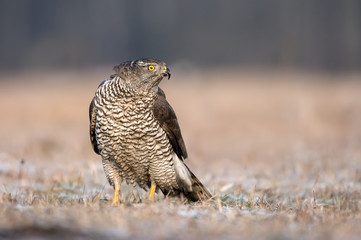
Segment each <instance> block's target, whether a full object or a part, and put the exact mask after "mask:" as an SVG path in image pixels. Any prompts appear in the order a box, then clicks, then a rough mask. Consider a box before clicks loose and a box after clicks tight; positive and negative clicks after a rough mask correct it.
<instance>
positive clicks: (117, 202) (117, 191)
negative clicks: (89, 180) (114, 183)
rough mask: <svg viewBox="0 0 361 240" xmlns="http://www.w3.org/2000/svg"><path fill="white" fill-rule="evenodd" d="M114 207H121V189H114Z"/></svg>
mask: <svg viewBox="0 0 361 240" xmlns="http://www.w3.org/2000/svg"><path fill="white" fill-rule="evenodd" d="M112 206H120V202H119V188H117V187H115V189H114V197H113V202H112Z"/></svg>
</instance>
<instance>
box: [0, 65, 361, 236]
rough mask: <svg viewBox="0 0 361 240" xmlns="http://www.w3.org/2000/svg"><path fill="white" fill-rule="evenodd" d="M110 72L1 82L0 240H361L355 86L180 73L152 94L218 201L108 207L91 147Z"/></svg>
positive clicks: (305, 76)
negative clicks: (161, 96)
mask: <svg viewBox="0 0 361 240" xmlns="http://www.w3.org/2000/svg"><path fill="white" fill-rule="evenodd" d="M108 69H111V67H109V68H99V69H88V70H79V71H66V72H64V71H60V70H59V71H58V70H56V71H53V72H51V71H48V72H35V71H34V72H31V71H28V72H21V73H17V74H15V73H12V74H9V73H5V74H2V75H1V76H0V77H1V80H0V93H1V94H0V112H1V127H0V182H1V186H0V212H1V216H2V217H1V218H0V239H7V238H11V239H49V238H51V239H71V238H77V239H169V238H171V239H359V238H360V236H361V227H360V226H361V148H360V144H361V125H360V123H361V97H360V96H361V81H359V79H361V76H360V75H359V74H338V75H331V74H320V73H312V74H311V73H299V72H287V71H280V72H277V71H260V72H258V71H251V70H248V71H245V70H237V69H221V70H214V69H202V70H199V69H198V70H197V69H175V70H174V71H173V72H172V78H171V79H170V80H169V81H166V80H164V81H163V82H162V83H161V87H162V88H163V89H164V91H165V92H166V94H167V98H168V101H169V102H170V103H171V104H172V106H173V108H174V109H175V111H176V113H177V116H178V119H179V123H180V126H181V129H182V132H183V136H184V139H185V142H186V146H187V149H188V153H189V159H187V161H186V163H187V164H188V165H189V166H190V168H191V169H192V170H193V171H194V173H195V174H196V175H197V176H198V178H199V179H200V180H201V181H202V182H203V183H204V184H205V185H206V186H207V187H208V189H209V190H210V191H211V192H212V194H214V198H213V199H211V200H209V201H207V202H202V203H191V204H188V203H185V202H182V201H181V200H177V199H164V197H163V195H162V194H160V193H159V194H158V195H156V202H155V203H148V202H146V201H140V202H139V201H136V199H134V197H133V194H132V192H134V191H138V190H137V189H131V188H130V187H128V186H127V185H126V184H124V185H123V187H122V192H123V194H122V202H123V204H122V205H121V206H119V207H113V206H111V200H112V194H113V190H112V188H111V187H110V186H109V184H108V183H107V181H106V179H105V175H104V172H103V169H102V165H101V159H100V157H99V156H98V155H96V154H95V153H94V152H93V150H92V148H91V145H90V140H89V136H88V128H89V123H88V106H89V103H90V100H91V98H92V96H93V94H94V91H95V89H96V87H97V86H98V84H99V83H100V82H101V81H102V80H103V79H105V78H106V77H107V76H109V75H110V74H112V71H109V70H108ZM139 192H140V195H141V196H142V198H143V199H146V194H147V193H146V192H144V191H143V190H140V191H139Z"/></svg>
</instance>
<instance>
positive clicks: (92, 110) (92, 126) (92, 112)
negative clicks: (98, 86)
mask: <svg viewBox="0 0 361 240" xmlns="http://www.w3.org/2000/svg"><path fill="white" fill-rule="evenodd" d="M95 117H96V109H95V107H94V98H93V100H92V101H91V103H90V106H89V121H90V141H91V143H92V145H93V149H94V152H96V153H97V154H100V151H99V148H98V143H97V139H96V134H95Z"/></svg>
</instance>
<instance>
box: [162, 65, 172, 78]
mask: <svg viewBox="0 0 361 240" xmlns="http://www.w3.org/2000/svg"><path fill="white" fill-rule="evenodd" d="M170 75H171V74H170V70H169V68H166V69H165V70H164V72H163V73H162V77H168V80H169V78H170Z"/></svg>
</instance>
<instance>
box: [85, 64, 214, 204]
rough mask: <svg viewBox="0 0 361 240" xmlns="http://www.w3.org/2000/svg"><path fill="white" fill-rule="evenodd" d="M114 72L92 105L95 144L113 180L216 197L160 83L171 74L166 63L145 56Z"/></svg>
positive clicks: (190, 195) (190, 196) (191, 197)
mask: <svg viewBox="0 0 361 240" xmlns="http://www.w3.org/2000/svg"><path fill="white" fill-rule="evenodd" d="M114 70H115V72H116V74H114V75H112V76H111V77H110V78H109V79H108V80H105V81H104V82H102V83H101V84H100V86H99V87H98V89H97V90H96V92H95V96H94V98H93V100H92V102H91V104H90V108H89V118H90V138H91V142H92V144H93V148H94V151H95V152H96V153H97V154H100V155H101V156H102V161H103V167H104V171H105V174H106V177H107V179H108V181H109V183H110V184H111V185H112V186H113V187H114V188H117V189H119V188H120V184H121V182H122V180H124V179H125V180H126V181H127V182H128V183H131V184H132V185H133V186H135V185H136V184H138V185H139V186H140V187H142V188H143V189H148V188H149V187H150V186H151V184H155V185H156V186H157V189H158V188H159V189H160V190H161V191H162V192H163V193H164V194H165V195H171V196H177V195H181V194H183V195H184V196H186V197H187V198H188V199H189V200H193V201H197V200H203V199H208V198H210V197H211V194H210V193H209V192H208V191H207V190H206V189H205V188H204V187H203V185H202V183H201V182H200V181H199V180H198V179H197V178H196V177H195V175H194V174H193V173H192V172H191V171H190V169H189V168H188V167H187V166H186V165H185V163H184V160H185V159H186V158H187V156H188V155H187V151H186V148H185V144H184V141H183V138H182V135H181V132H180V128H179V125H178V121H177V118H176V115H175V113H174V111H173V109H172V107H171V106H170V105H169V103H168V102H167V100H166V97H165V94H164V92H163V91H162V90H161V89H160V88H159V87H158V84H159V83H160V81H161V80H162V79H163V77H168V78H169V77H170V71H169V69H168V68H167V67H166V64H165V63H164V62H161V61H159V60H156V59H142V60H137V61H129V62H125V63H122V64H120V65H117V66H115V67H114Z"/></svg>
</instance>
